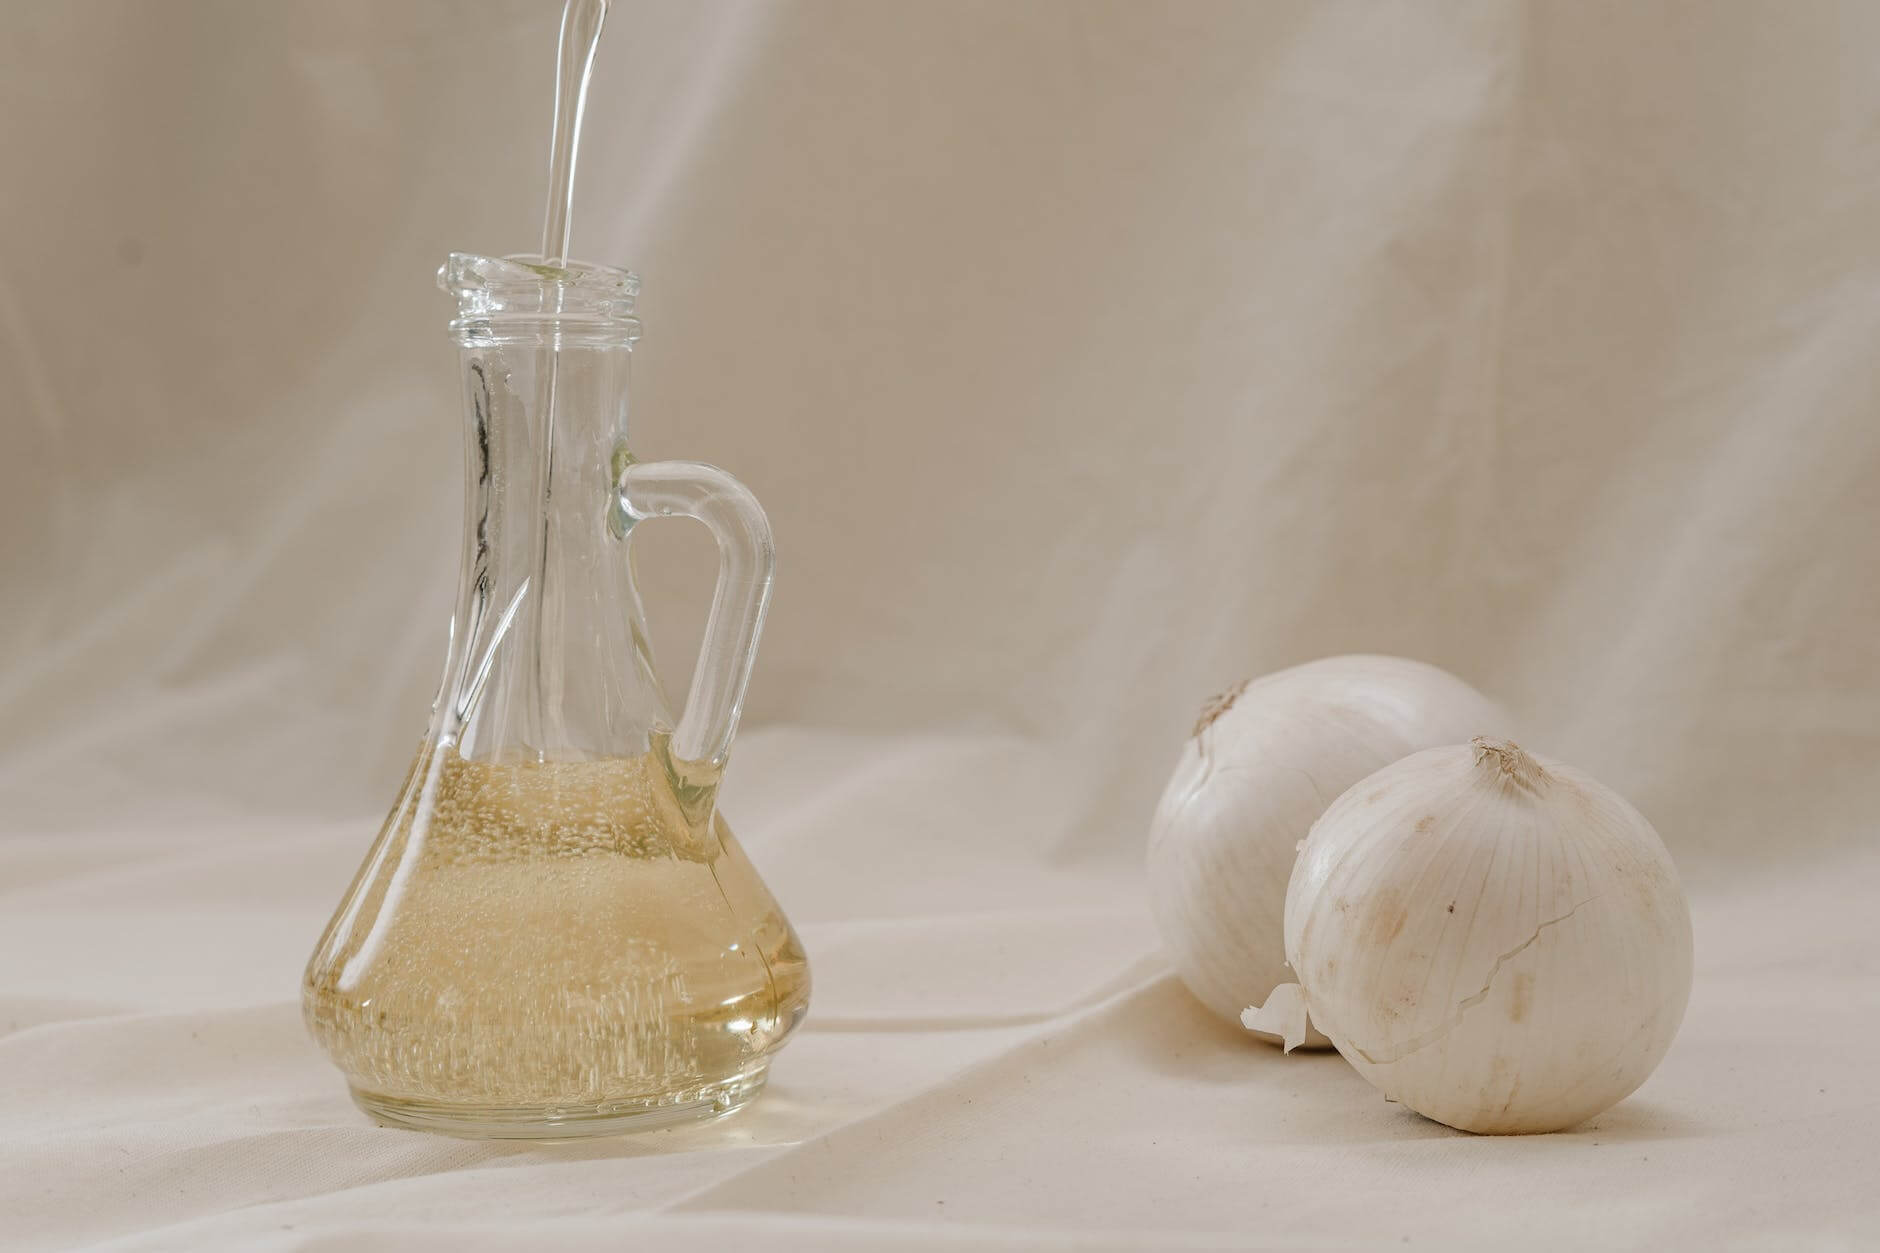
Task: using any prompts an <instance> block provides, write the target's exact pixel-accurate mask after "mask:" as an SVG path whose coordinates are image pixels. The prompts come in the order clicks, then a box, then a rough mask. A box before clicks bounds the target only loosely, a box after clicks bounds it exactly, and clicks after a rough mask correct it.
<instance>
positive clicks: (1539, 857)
mask: <svg viewBox="0 0 1880 1253" xmlns="http://www.w3.org/2000/svg"><path fill="white" fill-rule="evenodd" d="M1286 954H1287V957H1288V958H1289V960H1290V961H1291V963H1292V966H1293V969H1294V971H1296V972H1297V976H1298V980H1299V984H1298V987H1297V988H1293V987H1286V988H1281V989H1280V990H1279V991H1278V992H1276V993H1275V994H1274V995H1273V996H1272V997H1270V998H1268V1000H1267V1003H1266V1005H1265V1007H1263V1008H1262V1009H1261V1010H1259V1011H1257V1012H1254V1011H1250V1012H1249V1014H1248V1016H1247V1022H1248V1025H1249V1026H1250V1027H1258V1028H1260V1029H1263V1030H1266V1031H1279V1032H1281V1033H1283V1034H1285V1035H1286V1036H1287V1039H1288V1044H1289V1045H1290V1044H1291V1043H1294V1042H1296V1041H1297V1040H1299V1039H1300V1038H1301V1037H1302V1035H1303V1031H1304V1025H1305V1023H1304V1014H1305V1012H1309V1013H1310V1014H1311V1017H1312V1022H1313V1023H1314V1025H1316V1026H1317V1027H1318V1028H1319V1029H1320V1030H1321V1031H1323V1032H1324V1033H1325V1034H1326V1035H1328V1036H1330V1037H1331V1039H1332V1041H1333V1042H1334V1043H1335V1044H1336V1045H1337V1046H1338V1051H1339V1052H1341V1053H1343V1054H1344V1055H1345V1058H1346V1059H1347V1060H1348V1061H1350V1062H1351V1064H1352V1065H1353V1066H1355V1067H1357V1069H1358V1072H1359V1073H1360V1074H1362V1075H1363V1076H1364V1077H1365V1078H1366V1079H1368V1080H1370V1081H1371V1083H1372V1084H1373V1085H1375V1086H1376V1087H1377V1088H1378V1089H1380V1090H1381V1091H1382V1092H1383V1093H1384V1095H1385V1096H1387V1097H1389V1098H1391V1099H1392V1100H1396V1101H1401V1102H1402V1103H1403V1104H1405V1105H1407V1106H1408V1107H1410V1108H1411V1109H1413V1110H1416V1111H1417V1112H1418V1113H1420V1114H1423V1115H1425V1116H1427V1117H1429V1118H1433V1119H1435V1120H1436V1121H1438V1122H1442V1123H1447V1124H1449V1125H1450V1126H1452V1127H1460V1128H1462V1129H1463V1130H1465V1131H1479V1132H1493V1133H1506V1132H1524V1131H1553V1130H1558V1129H1560V1128H1564V1127H1571V1126H1573V1125H1574V1124H1576V1123H1579V1122H1583V1121H1584V1120H1586V1119H1588V1118H1590V1117H1592V1116H1593V1115H1595V1114H1597V1113H1599V1112H1600V1111H1601V1110H1604V1109H1606V1108H1607V1107H1609V1106H1611V1105H1613V1104H1614V1103H1615V1102H1617V1101H1619V1100H1621V1099H1623V1098H1624V1097H1625V1096H1626V1095H1627V1094H1628V1093H1630V1092H1631V1091H1632V1090H1633V1089H1635V1088H1637V1087H1638V1085H1639V1084H1641V1083H1643V1082H1644V1081H1645V1078H1646V1076H1648V1075H1649V1074H1651V1072H1652V1070H1653V1068H1654V1067H1656V1066H1657V1064H1658V1062H1659V1060H1660V1059H1662V1058H1663V1057H1664V1055H1665V1050H1666V1049H1667V1048H1669V1047H1670V1045H1671V1039H1672V1037H1673V1036H1674V1035H1675V1034H1676V1033H1677V1029H1678V1024H1679V1022H1680V1021H1682V1019H1683V1017H1684V1005H1685V1001H1686V1000H1687V999H1688V997H1689V995H1690V988H1691V920H1690V913H1689V911H1688V909H1687V908H1686V906H1685V901H1684V893H1683V891H1682V890H1681V889H1680V888H1679V886H1678V876H1677V871H1676V870H1675V869H1674V868H1673V866H1672V864H1671V857H1670V854H1668V853H1667V852H1666V851H1665V846H1664V844H1663V843H1662V842H1660V840H1659V838H1658V835H1657V833H1656V832H1655V831H1653V830H1652V827H1651V824H1650V823H1648V822H1646V821H1645V819H1644V818H1643V817H1642V816H1641V815H1640V814H1639V812H1638V811H1637V810H1636V809H1634V808H1632V806H1631V805H1629V804H1627V803H1626V802H1625V800H1624V799H1623V798H1621V797H1620V796H1618V795H1617V794H1616V793H1614V792H1612V791H1611V790H1610V789H1608V788H1606V787H1603V786H1602V785H1600V784H1599V783H1597V782H1595V781H1594V780H1592V779H1590V778H1588V777H1587V776H1586V775H1584V774H1582V773H1580V772H1579V771H1577V770H1574V769H1573V768H1572V767H1570V766H1566V765H1562V764H1561V763H1559V762H1556V761H1551V760H1548V759H1546V758H1536V757H1532V756H1530V755H1529V754H1527V753H1524V752H1522V751H1521V750H1520V749H1519V748H1517V747H1515V746H1514V745H1513V744H1509V743H1506V742H1504V741H1491V740H1480V739H1478V740H1476V741H1475V742H1474V743H1473V744H1459V745H1455V746H1452V747H1448V748H1436V749H1431V750H1429V751H1428V752H1422V753H1418V754H1416V755H1415V756H1412V757H1408V758H1406V759H1404V760H1403V761H1399V762H1397V763H1396V764H1395V765H1392V766H1388V767H1386V768H1385V769H1383V770H1380V771H1378V772H1377V773H1376V774H1374V775H1372V776H1370V777H1369V778H1367V779H1365V780H1363V781H1362V782H1360V783H1359V784H1358V785H1357V786H1355V787H1353V788H1352V789H1351V790H1349V791H1347V792H1346V793H1345V794H1344V795H1343V796H1340V797H1339V798H1338V800H1337V802H1336V803H1335V804H1333V805H1332V807H1331V808H1330V809H1328V810H1327V811H1326V812H1325V816H1324V817H1323V818H1321V819H1319V821H1318V824H1317V825H1316V826H1314V827H1313V829H1312V834H1311V836H1310V837H1309V838H1308V839H1307V841H1306V846H1305V850H1304V852H1302V853H1301V854H1300V857H1299V862H1298V866H1297V868H1296V869H1295V870H1294V872H1293V878H1292V885H1291V888H1290V890H1289V891H1288V893H1287V897H1286Z"/></svg>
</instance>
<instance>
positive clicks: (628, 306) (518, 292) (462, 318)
mask: <svg viewBox="0 0 1880 1253" xmlns="http://www.w3.org/2000/svg"><path fill="white" fill-rule="evenodd" d="M437 285H438V287H439V288H440V289H441V290H443V291H445V292H448V293H449V294H450V295H452V296H455V297H456V298H457V316H456V317H455V318H453V319H452V320H451V324H450V327H451V330H452V331H454V332H456V333H457V334H458V335H459V336H466V335H467V336H471V337H474V338H476V339H479V340H487V339H490V338H492V337H496V338H508V337H509V336H510V335H511V334H520V335H532V334H534V333H539V332H540V331H543V330H545V329H549V328H551V327H552V328H553V329H554V330H556V331H557V332H561V333H567V332H570V331H581V332H585V333H586V334H587V335H589V336H596V337H599V338H603V339H609V340H616V341H619V342H624V343H632V342H633V341H634V340H637V339H638V338H639V337H640V322H639V319H638V318H636V317H634V316H633V304H634V298H635V297H636V296H637V295H638V294H639V291H640V279H639V276H638V275H636V274H634V273H633V272H632V271H630V270H624V269H621V268H619V267H617V266H610V265H596V264H594V263H592V262H588V261H566V262H563V263H562V264H560V265H548V264H545V263H544V262H543V261H542V259H541V257H540V256H539V255H533V254H516V255H512V256H507V257H486V256H482V255H480V254H477V253H472V252H453V253H451V254H450V257H449V258H448V259H447V260H446V261H445V262H444V264H443V265H442V266H440V267H439V268H438V271H437Z"/></svg>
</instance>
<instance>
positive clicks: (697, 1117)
mask: <svg viewBox="0 0 1880 1253" xmlns="http://www.w3.org/2000/svg"><path fill="white" fill-rule="evenodd" d="M769 1076H770V1062H769V1061H768V1060H765V1061H762V1062H760V1063H758V1064H757V1065H755V1066H753V1067H751V1068H750V1069H749V1070H746V1071H743V1072H742V1073H740V1074H736V1075H733V1076H732V1077H731V1078H729V1079H721V1080H719V1081H717V1082H715V1083H709V1084H705V1085H704V1086H702V1087H698V1088H691V1089H686V1090H682V1091H679V1092H671V1093H664V1094H661V1095H658V1096H649V1097H644V1098H637V1099H633V1100H626V1101H609V1102H606V1103H604V1104H600V1105H560V1106H534V1107H524V1108H517V1107H513V1106H496V1105H444V1104H439V1103H435V1102H431V1101H407V1100H400V1099H398V1098H397V1097H390V1096H380V1095H378V1094H376V1093H372V1092H364V1091H361V1090H360V1089H358V1088H354V1089H352V1099H353V1104H355V1105H357V1106H358V1107H359V1108H360V1109H362V1110H364V1111H365V1112H366V1113H367V1114H368V1115H370V1116H371V1117H372V1119H373V1120H374V1121H375V1122H378V1123H379V1124H381V1125H382V1126H387V1127H404V1128H408V1129H410V1130H413V1131H431V1132H436V1133H437V1134H439V1135H447V1136H456V1137H458V1138H460V1139H466V1140H589V1139H594V1138H597V1137H600V1136H617V1135H629V1134H632V1133H633V1132H638V1131H655V1130H658V1129H659V1128H661V1127H671V1126H676V1125H678V1124H681V1123H690V1122H704V1121H709V1120H711V1119H715V1118H723V1117H725V1116H726V1115H728V1114H734V1113H736V1112H737V1111H738V1110H741V1109H743V1108H744V1107H745V1106H746V1105H749V1104H750V1103H751V1102H752V1101H753V1100H755V1099H756V1097H757V1094H758V1093H759V1092H761V1091H763V1088H764V1082H765V1080H766V1079H768V1078H769Z"/></svg>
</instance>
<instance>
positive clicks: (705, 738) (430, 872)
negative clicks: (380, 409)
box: [302, 254, 809, 1138]
mask: <svg viewBox="0 0 1880 1253" xmlns="http://www.w3.org/2000/svg"><path fill="white" fill-rule="evenodd" d="M438 281H439V284H440V286H442V287H443V288H444V289H445V290H446V291H447V292H449V293H451V294H452V295H453V296H455V297H456V300H457V316H456V318H455V319H454V320H453V321H452V322H451V330H452V332H453V334H454V336H455V338H456V341H457V344H458V347H459V349H460V356H461V364H462V371H463V396H464V405H465V416H466V418H467V421H468V438H467V441H466V446H467V456H466V458H465V468H466V493H465V496H466V504H467V509H466V513H465V519H464V539H463V555H462V565H461V574H460V577H459V587H458V592H457V603H456V610H455V613H454V615H453V617H452V619H451V630H450V637H449V646H448V650H447V660H446V664H445V671H444V679H443V683H442V686H441V688H440V690H439V693H438V697H437V701H436V703H435V705H434V706H433V709H432V714H431V721H430V726H429V728H428V730H427V731H426V733H425V737H424V740H423V743H422V745H421V746H420V747H419V749H418V752H417V756H416V759H415V760H414V761H413V763H412V766H411V769H410V771H409V773H408V775H407V777H406V779H405V783H404V785H403V787H402V789H401V790H400V792H399V795H398V799H397V801H396V803H395V804H394V805H393V806H392V810H391V813H390V816H389V817H387V819H386V821H385V825H384V827H383V829H382V830H381V831H380V833H379V836H378V839H377V841H376V842H375V843H374V844H373V845H372V848H371V851H370V852H369V853H368V854H367V856H366V859H365V863H364V865H363V866H361V868H360V870H359V873H358V875H357V876H356V877H355V878H354V880H353V883H352V886H351V887H350V888H349V889H348V891H347V892H346V895H345V897H344V899H343V900H342V901H341V902H340V906H339V909H338V911H337V912H336V913H335V914H334V915H333V919H332V921H331V922H330V923H329V924H328V925H327V929H326V932H325V934H324V936H323V937H322V938H321V940H320V943H319V947H318V948H317V949H316V950H315V952H314V954H313V957H312V960H311V961H310V962H309V963H308V966H307V972H306V977H305V980H304V983H303V986H302V1006H303V1012H304V1015H305V1018H306V1021H307V1025H308V1027H309V1029H310V1031H311V1032H312V1034H313V1036H314V1038H315V1040H316V1041H318V1043H319V1044H320V1046H321V1047H322V1048H323V1049H324V1050H325V1051H326V1053H327V1055H328V1056H329V1057H330V1058H331V1059H332V1060H333V1061H334V1063H335V1064H337V1065H338V1066H339V1068H340V1070H341V1071H343V1072H344V1073H345V1075H346V1078H347V1080H348V1082H349V1083H350V1084H351V1087H352V1094H353V1098H354V1100H355V1101H356V1102H357V1103H358V1104H359V1105H360V1106H361V1107H362V1108H363V1109H365V1110H366V1112H368V1113H369V1114H371V1115H372V1116H373V1117H375V1118H377V1119H379V1120H380V1121H382V1122H386V1123H392V1124H397V1125H402V1126H409V1127H418V1128H423V1129H428V1130H434V1131H443V1132H449V1133H453V1134H459V1135H472V1136H501V1137H517V1138H529V1137H553V1138H563V1137H568V1136H580V1135H599V1134H609V1133H612V1132H616V1131H623V1130H631V1129H635V1128H638V1127H641V1126H647V1125H653V1124H658V1123H665V1122H672V1121H679V1120H682V1119H686V1118H692V1117H706V1116H710V1115H713V1114H718V1113H724V1112H728V1111H730V1110H732V1109H736V1108H737V1107H738V1106H740V1105H742V1104H744V1103H745V1102H746V1101H748V1100H750V1099H751V1098H752V1097H753V1096H755V1095H756V1094H757V1092H758V1091H759V1089H761V1087H762V1086H763V1083H764V1079H765V1075H766V1072H767V1070H768V1068H769V1065H770V1058H771V1056H772V1055H773V1054H774V1053H775V1052H776V1050H777V1049H778V1048H779V1047H780V1046H781V1045H782V1044H783V1042H784V1039H785V1038H786V1037H787V1036H788V1035H789V1034H790V1032H791V1031H792V1030H793V1029H794V1028H795V1026H796V1024H797V1023H798V1022H799V1021H800V1020H801V1019H802V1016H803V1012H804V1009H805V1007H806V1005H807V1003H808V997H809V967H808V964H807V962H806V960H805V957H804V954H803V949H802V946H801V944H800V942H799V941H798V939H797V937H796V933H795V932H794V931H793V930H792V929H791V927H790V924H789V922H788V921H787V920H786V919H785V918H784V916H783V913H782V911H781V910H780V909H779V908H778V906H777V903H776V901H775V900H774V899H773V898H772V897H771V894H770V892H769V890H768V889H767V888H766V887H765V886H764V884H763V882H762V880H760V879H759V878H758V876H757V873H756V871H755V870H754V869H753V868H752V866H751V863H750V862H749V860H747V859H746V857H745V855H744V853H743V851H742V850H741V849H740V848H739V847H738V844H737V841H736V840H735V839H734V838H733V837H732V834H731V832H730V830H729V828H728V827H727V826H726V825H725V822H724V820H723V818H722V817H720V816H719V814H718V812H717V795H718V784H719V780H720V779H721V778H722V776H723V771H724V765H725V758H726V753H727V750H728V748H729V746H730V743H731V738H732V735H733V734H734V732H735V731H736V729H737V723H738V714H739V709H740V706H741V704H742V701H743V698H744V690H745V684H746V681H747V680H748V678H749V676H750V671H751V662H752V657H753V654H754V652H755V649H756V644H757V636H758V631H759V628H760V627H761V626H762V623H763V617H764V609H765V606H766V604H767V602H768V599H769V594H770V580H771V569H772V562H773V558H772V549H771V542H770V529H769V524H768V523H767V521H766V520H765V517H764V513H763V510H762V509H761V508H759V506H758V504H757V502H756V500H755V499H754V498H753V497H752V496H751V494H750V492H748V491H747V490H745V488H744V487H743V486H742V485H741V484H740V483H738V481H737V480H735V479H733V478H732V477H731V476H730V475H728V474H726V473H725V472H724V471H722V470H718V469H715V468H713V467H711V466H707V465H701V464H698V463H695V462H654V463H642V462H639V461H636V460H635V459H634V457H633V455H632V453H630V452H629V451H628V448H627V442H626V437H627V412H628V411H627V392H628V388H627V380H628V361H629V359H630V356H631V350H632V347H633V343H634V341H635V340H636V339H637V338H638V334H639V322H638V321H637V320H636V319H635V317H634V313H633V305H634V297H635V294H636V291H637V287H638V281H637V280H636V279H635V278H634V277H633V276H632V275H631V274H629V273H627V272H625V271H623V270H617V269H611V268H607V267H603V266H595V265H586V264H582V263H578V262H570V263H565V264H558V265H549V264H544V263H542V262H541V261H539V260H538V259H535V258H528V257H509V258H495V257H482V256H471V255H466V254H453V255H452V256H451V258H450V260H449V261H448V262H447V263H446V264H445V265H444V267H443V269H442V270H441V271H440V272H439V275H438ZM664 516H684V517H690V518H695V519H698V520H699V521H702V522H703V523H705V525H706V526H707V527H708V528H709V529H710V530H711V532H712V534H713V536H714V537H715V538H716V539H717V542H718V553H719V562H718V582H717V589H716V591H715V593H714V595H713V599H712V606H711V611H710V614H709V617H708V619H707V622H706V626H705V635H704V640H703V643H702V644H701V646H700V649H699V656H698V663H697V668H696V670H695V672H694V674H693V677H692V686H691V691H690V694H689V695H688V697H687V698H686V702H685V706H684V709H683V711H682V712H681V714H680V715H679V716H678V717H677V718H676V719H675V718H674V717H673V716H672V714H671V712H670V708H669V704H668V702H667V700H666V698H665V695H664V693H663V691H662V689H661V686H660V682H659V679H658V677H657V674H656V672H655V670H654V666H653V661H652V657H651V655H650V653H649V650H648V647H647V643H646V631H645V620H644V615H643V611H642V608H641V604H640V597H639V594H638V592H637V590H636V589H635V587H634V581H633V572H632V565H631V563H630V562H629V560H628V547H629V541H630V539H631V537H632V535H633V533H634V530H635V529H636V528H637V527H638V526H639V524H640V523H642V522H644V521H645V520H647V519H648V518H653V517H664Z"/></svg>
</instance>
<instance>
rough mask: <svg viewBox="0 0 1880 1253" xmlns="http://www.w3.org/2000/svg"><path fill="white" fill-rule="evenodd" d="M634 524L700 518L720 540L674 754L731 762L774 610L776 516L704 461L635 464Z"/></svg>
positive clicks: (623, 499) (623, 498) (630, 503)
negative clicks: (761, 640) (767, 618)
mask: <svg viewBox="0 0 1880 1253" xmlns="http://www.w3.org/2000/svg"><path fill="white" fill-rule="evenodd" d="M616 486H617V487H618V488H619V491H620V504H621V507H622V508H623V509H624V510H625V511H626V515H627V518H628V520H629V521H628V525H629V526H631V525H632V524H634V523H638V522H642V521H644V520H646V519H647V518H671V517H681V518H696V519H698V520H699V521H700V522H703V523H704V524H705V525H706V526H707V527H709V528H710V529H711V533H712V537H713V538H714V539H716V540H717V541H718V587H717V589H716V590H715V591H714V592H713V593H712V608H711V614H710V615H709V616H708V617H707V618H706V619H705V639H704V641H703V642H702V643H701V644H700V645H699V650H698V665H697V666H696V667H695V668H694V669H693V671H692V690H691V692H690V693H689V694H688V695H687V696H686V698H685V709H684V711H683V712H682V713H680V715H679V725H678V726H677V727H676V728H675V729H674V730H673V735H672V753H673V756H675V757H678V758H680V759H682V760H685V761H692V762H709V763H711V764H713V765H715V766H722V765H723V764H724V760H725V756H726V755H727V754H728V753H729V752H730V750H731V737H732V736H733V735H735V734H736V733H737V730H738V715H739V714H740V713H741V712H742V711H743V708H744V689H745V686H746V685H747V684H748V683H749V682H750V679H751V663H752V661H754V660H755V659H756V657H757V636H758V633H759V632H760V631H762V630H763V628H764V611H765V610H766V609H767V608H769V606H770V580H771V575H772V574H773V572H774V571H775V570H776V566H777V556H776V550H775V548H774V547H773V546H772V545H771V541H770V519H769V518H767V517H765V516H764V509H763V506H761V505H759V504H758V503H757V497H755V496H753V495H751V493H750V489H748V488H746V487H745V486H744V484H742V483H740V482H738V481H737V480H736V479H734V478H732V477H731V476H730V475H729V474H726V473H725V472H724V471H723V470H720V469H719V468H718V467H717V466H708V465H706V464H705V463H703V462H700V461H653V462H645V463H641V462H634V463H631V464H629V465H628V466H627V467H626V468H625V469H623V470H622V471H621V472H620V477H619V479H618V480H617V481H616Z"/></svg>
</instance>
